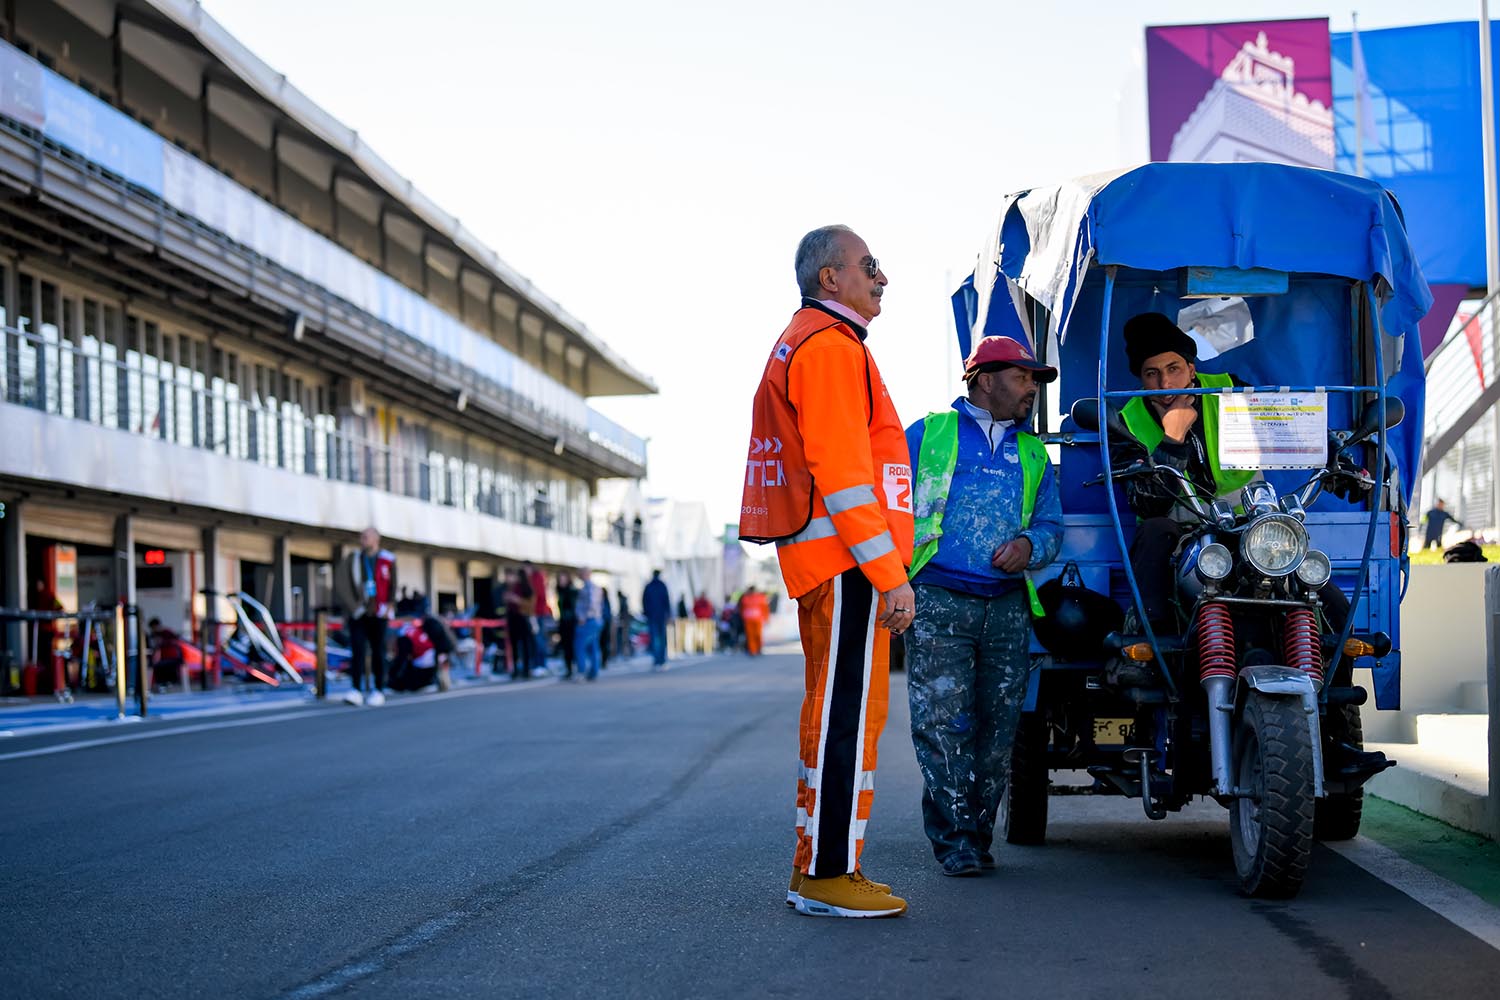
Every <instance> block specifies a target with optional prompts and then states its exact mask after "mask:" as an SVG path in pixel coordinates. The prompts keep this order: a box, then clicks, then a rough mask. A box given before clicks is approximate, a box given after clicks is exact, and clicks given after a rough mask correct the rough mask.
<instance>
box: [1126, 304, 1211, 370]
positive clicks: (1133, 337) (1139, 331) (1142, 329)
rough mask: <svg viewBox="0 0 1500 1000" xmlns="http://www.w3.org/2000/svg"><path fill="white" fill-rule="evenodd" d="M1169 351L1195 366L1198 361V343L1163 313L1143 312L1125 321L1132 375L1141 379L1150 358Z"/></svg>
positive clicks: (1127, 352) (1127, 349) (1127, 355)
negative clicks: (1142, 366)
mask: <svg viewBox="0 0 1500 1000" xmlns="http://www.w3.org/2000/svg"><path fill="white" fill-rule="evenodd" d="M1167 351H1175V352H1176V353H1178V354H1181V355H1182V356H1183V357H1184V358H1185V359H1187V360H1188V361H1191V362H1194V363H1196V362H1197V360H1198V344H1197V343H1196V342H1195V341H1194V340H1193V338H1192V337H1189V336H1188V335H1187V334H1185V333H1183V332H1182V331H1181V330H1179V329H1177V324H1176V323H1173V322H1172V321H1171V320H1169V319H1167V317H1165V316H1163V315H1162V314H1161V313H1157V312H1150V313H1141V314H1140V315H1138V316H1132V317H1130V318H1129V319H1128V320H1126V321H1125V356H1126V357H1127V358H1129V359H1130V374H1132V375H1135V376H1137V377H1139V376H1140V374H1141V365H1143V364H1145V363H1146V359H1147V358H1153V357H1155V356H1156V355H1158V354H1165V353H1166V352H1167Z"/></svg>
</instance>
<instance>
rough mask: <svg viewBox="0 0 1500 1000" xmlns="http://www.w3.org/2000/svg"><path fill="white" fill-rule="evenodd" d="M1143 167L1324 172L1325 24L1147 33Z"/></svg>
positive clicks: (1329, 154) (1329, 152) (1327, 140)
mask: <svg viewBox="0 0 1500 1000" xmlns="http://www.w3.org/2000/svg"><path fill="white" fill-rule="evenodd" d="M1146 101H1147V108H1148V114H1149V117H1150V129H1151V159H1153V160H1190V161H1203V162H1208V161H1212V162H1233V161H1240V160H1256V161H1271V162H1277V163H1295V164H1301V165H1305V166H1311V167H1325V168H1329V169H1332V167H1333V160H1334V142H1333V85H1332V72H1331V68H1330V61H1329V40H1328V19H1327V18H1306V19H1299V20H1292V21H1246V22H1239V23H1234V24H1179V25H1167V26H1160V27H1149V28H1147V29H1146Z"/></svg>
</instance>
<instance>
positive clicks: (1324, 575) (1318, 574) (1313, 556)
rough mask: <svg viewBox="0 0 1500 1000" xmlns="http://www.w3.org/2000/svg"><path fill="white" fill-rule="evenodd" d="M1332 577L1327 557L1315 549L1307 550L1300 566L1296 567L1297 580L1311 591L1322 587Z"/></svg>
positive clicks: (1331, 566)
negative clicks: (1310, 588)
mask: <svg viewBox="0 0 1500 1000" xmlns="http://www.w3.org/2000/svg"><path fill="white" fill-rule="evenodd" d="M1332 575H1333V565H1332V564H1331V563H1329V561H1328V557H1327V556H1326V555H1324V554H1323V553H1321V552H1319V551H1318V550H1317V549H1310V550H1308V553H1307V555H1306V556H1305V557H1304V558H1303V560H1302V564H1301V565H1300V566H1298V567H1297V579H1299V580H1301V581H1302V582H1303V583H1305V584H1307V585H1308V586H1309V587H1312V588H1313V589H1315V590H1316V589H1317V588H1318V587H1321V586H1323V584H1325V583H1327V582H1328V578H1329V577H1331V576H1332Z"/></svg>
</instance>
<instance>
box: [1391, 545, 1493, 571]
mask: <svg viewBox="0 0 1500 1000" xmlns="http://www.w3.org/2000/svg"><path fill="white" fill-rule="evenodd" d="M1479 548H1480V550H1481V551H1483V552H1484V557H1485V558H1486V559H1487V560H1489V561H1490V562H1500V545H1481V546H1479ZM1411 561H1412V565H1414V566H1434V565H1441V564H1442V562H1443V550H1442V549H1423V550H1422V551H1420V552H1413V553H1411Z"/></svg>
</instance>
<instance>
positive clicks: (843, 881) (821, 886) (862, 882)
mask: <svg viewBox="0 0 1500 1000" xmlns="http://www.w3.org/2000/svg"><path fill="white" fill-rule="evenodd" d="M796 907H797V912H798V913H803V914H806V915H807V916H809V917H898V916H900V915H901V914H903V913H905V912H906V900H904V899H901V898H899V897H896V896H892V895H891V894H890V893H889V892H881V891H880V889H878V888H876V886H875V883H874V882H871V881H870V880H869V879H867V878H865V877H864V876H863V875H861V874H859V873H858V872H851V873H850V874H848V875H838V876H836V877H834V878H804V879H803V880H802V885H801V886H800V891H799V896H798V899H797V903H796Z"/></svg>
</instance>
